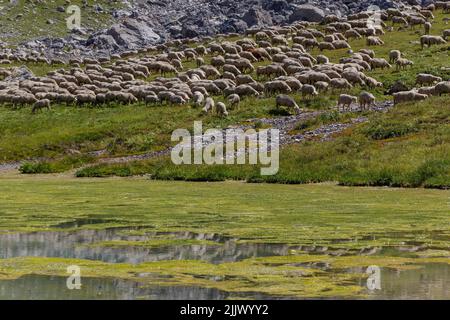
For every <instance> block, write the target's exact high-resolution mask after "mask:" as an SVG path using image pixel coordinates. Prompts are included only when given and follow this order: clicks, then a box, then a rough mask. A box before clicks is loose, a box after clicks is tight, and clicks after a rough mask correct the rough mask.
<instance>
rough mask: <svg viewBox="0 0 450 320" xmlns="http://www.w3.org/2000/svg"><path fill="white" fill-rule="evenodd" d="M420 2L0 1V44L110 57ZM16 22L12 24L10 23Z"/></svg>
mask: <svg viewBox="0 0 450 320" xmlns="http://www.w3.org/2000/svg"><path fill="white" fill-rule="evenodd" d="M403 2H408V4H417V3H418V2H420V1H419V0H408V1H400V0H337V1H326V0H309V1H307V0H250V1H247V0H165V1H159V0H148V1H143V0H132V1H131V0H130V1H129V0H124V1H112V0H108V1H92V0H81V1H79V0H76V1H70V0H67V1H62V0H53V1H45V2H44V1H38V0H27V1H24V0H17V1H1V2H0V6H1V8H2V11H1V12H0V25H1V26H2V28H4V31H3V32H2V35H1V38H0V39H1V40H2V41H5V42H6V43H7V44H17V43H20V45H21V46H23V47H28V48H31V49H35V50H36V49H38V50H39V49H40V50H42V51H45V52H48V54H49V55H57V56H61V55H64V53H67V52H68V51H73V50H75V51H77V52H79V53H80V54H81V55H91V54H93V52H98V51H100V52H103V53H105V54H110V53H112V52H119V51H124V50H128V49H136V48H139V47H142V46H145V45H149V44H155V43H158V42H162V41H164V40H167V39H173V38H175V39H177V38H186V37H187V38H193V37H199V36H211V35H214V34H220V33H232V32H237V33H242V32H244V31H245V30H246V29H248V28H257V27H267V26H272V25H283V24H286V23H292V22H295V21H301V20H307V21H321V20H322V19H323V17H324V16H325V15H327V14H336V15H338V16H345V15H347V14H349V13H354V12H360V11H363V10H366V9H367V8H368V7H369V6H370V5H377V6H379V7H380V8H382V9H386V8H391V7H399V6H401V5H402V3H403ZM71 4H76V5H79V6H80V8H81V28H80V29H76V30H72V32H70V31H69V30H68V29H67V28H66V26H65V19H66V18H67V17H68V14H67V13H66V12H65V9H66V8H67V6H68V5H71ZM12 21H15V22H16V23H14V24H12V23H11V22H12Z"/></svg>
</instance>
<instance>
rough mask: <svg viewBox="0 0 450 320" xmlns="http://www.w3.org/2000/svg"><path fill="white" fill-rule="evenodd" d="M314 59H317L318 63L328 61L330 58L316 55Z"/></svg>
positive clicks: (326, 62)
mask: <svg viewBox="0 0 450 320" xmlns="http://www.w3.org/2000/svg"><path fill="white" fill-rule="evenodd" d="M316 59H317V63H319V64H328V63H330V59H328V57H327V56H324V55H318V56H317V58H316Z"/></svg>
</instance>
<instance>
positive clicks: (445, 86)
mask: <svg viewBox="0 0 450 320" xmlns="http://www.w3.org/2000/svg"><path fill="white" fill-rule="evenodd" d="M434 88H435V92H436V94H438V95H439V96H441V95H443V94H447V93H450V81H442V82H439V83H438V84H436V86H435V87H434Z"/></svg>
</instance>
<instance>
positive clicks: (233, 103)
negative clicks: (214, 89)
mask: <svg viewBox="0 0 450 320" xmlns="http://www.w3.org/2000/svg"><path fill="white" fill-rule="evenodd" d="M227 101H228V103H229V105H230V108H234V107H236V108H237V109H239V104H240V102H241V98H240V97H239V95H238V94H236V93H233V94H230V95H229V96H228V97H227Z"/></svg>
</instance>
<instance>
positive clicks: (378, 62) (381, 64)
mask: <svg viewBox="0 0 450 320" xmlns="http://www.w3.org/2000/svg"><path fill="white" fill-rule="evenodd" d="M370 66H371V67H372V69H377V68H381V69H384V68H392V66H391V65H390V64H389V63H388V62H387V61H386V60H385V59H383V58H373V59H372V60H371V61H370Z"/></svg>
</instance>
